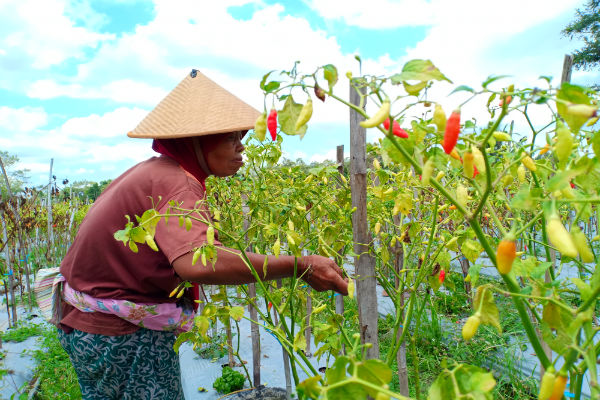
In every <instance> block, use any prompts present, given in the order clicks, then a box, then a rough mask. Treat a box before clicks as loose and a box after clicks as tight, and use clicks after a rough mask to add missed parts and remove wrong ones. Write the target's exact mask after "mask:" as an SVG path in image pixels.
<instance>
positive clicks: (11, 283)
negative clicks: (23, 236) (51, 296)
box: [0, 157, 21, 325]
mask: <svg viewBox="0 0 600 400" xmlns="http://www.w3.org/2000/svg"><path fill="white" fill-rule="evenodd" d="M0 167H1V168H2V175H4V181H5V182H6V190H7V191H8V201H7V203H8V204H11V205H12V202H11V200H12V198H13V194H12V189H11V188H10V181H9V180H8V174H7V173H6V169H5V168H4V162H3V161H2V157H0ZM13 212H14V214H15V222H16V225H17V226H15V232H18V233H17V234H18V235H19V236H20V232H21V224H20V220H19V210H17V209H16V208H14V207H13ZM3 226H4V229H5V231H4V237H6V240H7V243H8V228H7V227H8V220H6V221H4V223H3ZM15 242H16V240H15ZM7 249H8V245H7ZM6 255H7V257H6V265H7V267H8V284H9V287H10V296H11V300H12V311H13V312H12V318H13V325H16V323H17V303H16V301H15V288H14V286H15V285H14V270H13V268H12V263H11V262H10V254H9V253H8V252H7V253H6ZM14 257H15V258H16V255H15V256H14ZM13 260H14V258H13Z"/></svg>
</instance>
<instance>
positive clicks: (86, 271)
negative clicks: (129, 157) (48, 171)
mask: <svg viewBox="0 0 600 400" xmlns="http://www.w3.org/2000/svg"><path fill="white" fill-rule="evenodd" d="M204 193H205V192H204V189H203V187H202V185H201V184H200V182H198V181H197V180H196V179H195V178H194V177H192V176H191V175H190V174H188V173H187V172H185V171H184V170H183V169H182V168H181V167H180V166H179V164H177V162H175V161H174V160H172V159H171V158H169V157H166V156H161V157H153V158H150V159H149V160H146V161H143V162H141V163H139V164H137V165H135V166H134V167H132V168H131V169H129V170H128V171H126V172H125V173H123V174H122V175H121V176H120V177H118V178H117V179H115V180H114V181H113V182H112V183H111V184H110V185H108V187H107V188H106V189H105V190H104V192H103V193H102V194H101V195H100V196H99V197H98V199H96V201H95V202H94V204H93V205H92V207H91V208H90V209H89V211H88V213H87V215H86V216H85V218H84V219H83V221H82V223H81V226H80V227H79V231H78V233H77V236H76V238H75V240H74V241H73V244H72V245H71V247H70V248H69V250H68V251H67V254H66V256H65V258H64V259H63V261H62V263H61V265H60V272H61V274H62V275H63V276H64V277H65V279H66V280H67V282H68V283H69V285H70V286H71V287H72V288H73V289H75V290H78V291H81V292H84V293H87V294H89V295H90V296H93V297H97V298H106V299H123V300H130V301H132V302H138V303H167V302H174V301H175V300H176V299H174V298H170V297H169V294H170V293H171V291H172V290H173V289H174V288H175V287H176V286H177V285H178V284H179V283H180V282H181V279H180V278H179V277H178V276H177V275H176V273H175V271H174V269H173V267H172V266H171V264H172V263H173V261H174V260H175V259H177V258H178V257H180V256H182V255H184V254H186V253H188V252H190V251H192V250H193V249H194V248H195V247H198V246H200V245H202V244H203V243H204V242H205V241H206V229H207V226H206V225H205V224H203V223H200V222H196V221H194V222H193V223H192V228H191V229H190V230H189V231H187V230H186V229H185V226H184V227H180V226H179V223H178V218H170V219H169V221H168V224H166V223H165V220H164V219H161V220H160V222H159V223H158V225H157V227H156V234H155V238H154V239H155V241H156V244H157V246H158V249H159V251H158V252H156V251H153V250H152V249H150V247H148V246H147V245H146V244H138V253H134V252H132V251H131V250H130V249H129V247H128V246H124V245H123V242H121V241H117V240H116V239H115V238H114V236H113V235H114V233H115V232H116V231H118V230H121V229H124V228H125V225H126V223H127V219H126V217H125V215H129V217H130V218H131V220H132V221H134V222H135V221H136V219H135V216H136V215H137V216H140V217H141V216H142V214H143V213H144V211H146V210H148V209H150V208H152V207H153V204H154V206H155V207H156V209H157V210H158V212H159V213H165V212H166V211H167V208H168V206H169V205H168V203H169V201H171V200H175V201H177V202H178V203H180V204H181V207H183V208H187V209H192V208H197V207H202V206H201V205H198V206H196V202H197V201H198V200H201V199H204ZM152 200H154V203H153V202H152ZM203 216H204V217H205V218H206V219H208V220H210V215H209V213H208V211H207V210H205V211H204V212H203ZM215 243H216V244H219V243H218V241H215ZM197 265H198V267H199V268H202V267H203V266H202V265H201V264H200V263H198V264H197ZM204 268H205V267H204ZM61 324H62V325H65V326H66V327H71V328H75V329H78V330H80V331H84V332H88V333H95V334H103V335H111V336H114V335H124V334H128V333H132V332H135V331H136V330H137V329H139V327H138V326H137V325H133V324H131V323H129V322H127V321H125V320H123V319H121V318H119V317H117V316H115V315H112V314H105V313H100V312H92V313H85V312H81V311H79V310H77V309H76V308H74V307H72V306H71V305H69V304H66V303H64V304H63V317H62V319H61ZM67 329H68V328H67Z"/></svg>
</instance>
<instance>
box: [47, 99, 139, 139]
mask: <svg viewBox="0 0 600 400" xmlns="http://www.w3.org/2000/svg"><path fill="white" fill-rule="evenodd" d="M146 114H148V111H147V110H142V109H140V108H133V109H130V108H125V107H121V108H117V109H116V110H114V111H110V112H107V113H105V114H103V115H98V114H92V115H89V116H87V117H78V118H71V119H69V120H68V121H66V122H65V123H64V124H63V125H62V126H61V127H60V129H59V130H58V132H57V134H60V135H64V136H67V137H73V138H83V139H85V140H86V141H90V140H91V141H96V140H100V139H105V138H118V137H121V138H124V137H125V135H126V134H127V132H128V131H130V130H132V129H133V128H135V127H136V126H137V124H138V123H140V121H141V120H142V119H143V118H144V117H145V116H146Z"/></svg>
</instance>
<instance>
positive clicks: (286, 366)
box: [273, 279, 292, 400]
mask: <svg viewBox="0 0 600 400" xmlns="http://www.w3.org/2000/svg"><path fill="white" fill-rule="evenodd" d="M276 283H277V289H280V288H281V285H282V283H281V279H277V281H276ZM273 318H274V320H275V325H278V323H279V322H278V321H277V311H275V312H274V314H273ZM282 318H285V317H283V316H282ZM281 354H283V373H284V375H285V392H286V398H287V400H290V399H291V398H292V376H291V374H290V356H289V355H288V353H287V351H286V350H285V349H284V348H283V346H282V347H281Z"/></svg>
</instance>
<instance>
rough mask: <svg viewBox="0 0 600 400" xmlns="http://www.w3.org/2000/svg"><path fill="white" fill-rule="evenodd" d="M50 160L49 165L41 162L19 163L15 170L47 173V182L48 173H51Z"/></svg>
mask: <svg viewBox="0 0 600 400" xmlns="http://www.w3.org/2000/svg"><path fill="white" fill-rule="evenodd" d="M49 161H50V160H48V163H40V162H18V163H17V164H16V166H15V169H27V170H29V172H32V173H35V174H37V173H42V172H45V173H46V180H47V179H48V175H47V174H48V173H49V171H50V162H49Z"/></svg>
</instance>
